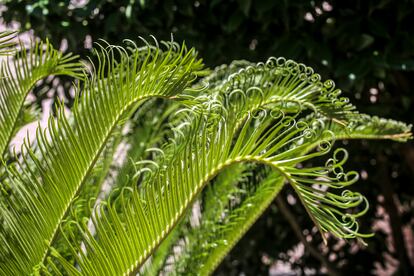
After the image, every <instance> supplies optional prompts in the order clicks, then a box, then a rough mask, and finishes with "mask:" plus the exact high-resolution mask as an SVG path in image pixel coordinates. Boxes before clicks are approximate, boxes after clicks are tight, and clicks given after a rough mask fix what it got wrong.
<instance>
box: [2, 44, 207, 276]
mask: <svg viewBox="0 0 414 276" xmlns="http://www.w3.org/2000/svg"><path fill="white" fill-rule="evenodd" d="M99 53H100V55H98V57H99V59H100V62H99V66H98V67H97V69H96V73H95V74H94V75H92V77H91V79H87V80H86V84H85V88H84V89H83V90H82V92H81V93H79V92H78V94H77V95H79V94H80V96H78V97H77V98H76V99H75V103H74V107H73V109H72V112H73V113H72V115H71V117H70V118H69V119H68V118H66V116H65V114H64V109H63V106H60V108H59V110H58V117H57V118H56V119H53V118H50V119H49V123H48V130H47V131H43V130H41V129H40V128H39V129H38V130H37V137H36V138H37V141H38V146H39V155H38V156H36V155H35V154H34V153H33V152H31V151H30V149H29V147H28V146H27V145H26V146H24V147H23V150H25V151H28V152H29V154H30V158H28V159H25V160H23V162H22V163H23V164H25V163H30V162H34V163H35V164H36V169H35V170H33V171H19V167H17V168H14V167H10V168H8V172H9V174H10V178H9V180H8V181H10V185H11V187H12V189H13V191H14V194H15V197H14V198H13V201H12V202H0V214H1V217H3V218H4V221H3V225H6V227H5V228H4V229H2V231H1V232H0V239H1V240H2V243H3V244H4V248H6V250H5V251H4V252H2V255H1V259H0V263H1V265H0V272H2V273H3V274H29V273H31V272H33V269H39V267H41V266H43V265H42V262H43V261H44V260H45V259H46V257H47V255H48V251H49V247H50V245H52V244H53V242H54V240H55V238H56V235H57V231H58V227H59V224H60V223H61V222H62V221H63V219H64V217H65V216H66V214H67V212H68V210H69V207H70V205H71V202H72V201H73V200H74V199H75V197H76V196H77V194H78V192H79V190H80V189H81V188H82V186H83V184H84V183H85V180H86V179H87V177H88V175H89V174H90V172H91V170H92V169H93V167H94V165H95V164H96V161H97V158H98V157H99V156H100V153H101V152H102V150H103V148H104V146H105V145H106V143H107V141H108V139H109V138H110V137H111V134H112V133H113V131H114V129H115V128H116V127H117V126H119V125H120V124H122V123H123V122H124V121H125V119H126V116H127V115H129V114H130V113H131V111H132V109H133V108H136V106H137V103H139V102H140V101H143V100H145V99H148V98H152V97H161V98H171V97H173V96H175V95H176V94H178V93H180V92H181V91H183V90H184V89H185V88H186V87H187V86H188V85H189V83H190V82H191V81H193V80H194V75H193V73H194V72H197V71H198V70H200V69H201V67H202V65H201V62H200V61H199V60H197V57H196V54H195V52H194V50H193V49H191V50H187V48H186V47H185V46H182V47H179V46H178V45H177V44H175V43H167V50H166V51H162V50H161V49H159V48H158V47H154V46H150V45H148V46H147V47H146V48H145V55H144V58H142V54H143V51H139V50H137V48H135V47H132V48H131V50H129V51H127V50H125V49H123V48H121V47H118V46H108V47H107V48H104V47H101V48H100V50H99ZM48 136H50V138H49V137H48ZM27 143H28V142H26V144H27ZM21 166H23V165H21ZM8 204H13V205H14V206H16V207H15V208H13V209H10V208H8V207H7V206H8ZM22 213H23V215H22Z"/></svg>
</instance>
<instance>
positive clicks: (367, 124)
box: [324, 114, 412, 142]
mask: <svg viewBox="0 0 414 276" xmlns="http://www.w3.org/2000/svg"><path fill="white" fill-rule="evenodd" d="M324 121H325V124H326V125H327V127H328V128H329V129H330V130H331V131H332V132H333V133H334V134H335V137H336V138H337V139H388V140H393V141H398V142H406V141H407V140H408V139H411V138H412V133H411V128H412V126H411V125H407V124H405V123H402V122H399V121H395V120H390V119H384V118H380V117H377V116H369V115H366V114H358V115H357V116H351V118H349V119H348V118H347V119H345V120H344V122H345V124H346V126H344V125H343V124H342V123H338V122H336V121H329V120H327V119H325V120H324Z"/></svg>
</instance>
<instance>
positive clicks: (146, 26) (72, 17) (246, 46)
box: [2, 0, 414, 275]
mask: <svg viewBox="0 0 414 276" xmlns="http://www.w3.org/2000/svg"><path fill="white" fill-rule="evenodd" d="M224 2H225V3H224ZM4 5H5V7H6V9H7V10H5V11H3V12H2V19H3V20H4V21H5V22H12V21H17V22H19V23H20V24H21V28H22V29H33V30H34V34H35V35H36V36H39V37H41V38H46V37H47V38H49V39H50V40H51V41H52V42H53V44H54V45H61V43H62V41H63V40H65V41H66V42H67V50H68V51H73V52H77V53H80V54H82V55H84V54H86V53H87V52H88V51H89V49H88V48H89V46H90V41H97V39H99V38H104V39H106V40H107V41H109V42H111V43H120V42H121V41H122V39H124V38H131V39H136V38H137V37H138V35H141V36H147V35H149V34H153V35H155V36H156V37H157V38H158V39H167V40H168V39H170V34H171V33H173V34H174V38H175V40H176V41H183V40H185V41H186V42H187V44H188V45H190V46H194V47H195V48H197V49H198V50H199V52H200V54H201V56H202V57H203V58H204V60H205V62H206V64H207V65H208V66H210V67H214V66H217V65H220V64H222V63H229V62H231V61H232V60H234V59H247V60H250V61H263V60H265V59H267V58H268V57H269V56H284V57H286V58H291V59H294V60H296V61H299V62H303V63H305V64H307V65H309V66H311V67H313V68H314V69H315V71H316V72H319V73H320V74H321V75H322V76H323V77H324V78H332V79H333V80H334V81H335V82H336V83H337V86H338V87H340V88H341V89H342V90H343V91H344V95H345V96H347V97H349V98H350V99H351V101H352V102H353V103H354V104H355V105H356V106H357V107H358V109H359V110H360V111H361V112H365V113H369V114H374V115H378V116H382V117H388V118H393V119H396V120H401V121H405V122H407V123H413V122H414V108H413V107H414V104H413V101H414V94H413V93H414V92H413V90H412V89H413V88H414V73H413V72H414V1H404V0H399V1H395V0H379V1H377V0H360V1H354V0H352V1H301V0H298V1H288V0H263V1H260V0H256V1H252V0H237V1H235V0H233V1H218V0H213V1H201V0H200V1H172V0H169V1H152V2H151V3H150V1H144V0H141V1H134V0H122V1H115V0H113V1H96V0H92V1H74V0H72V1H67V0H66V1H48V0H37V1H10V2H8V3H6V4H4ZM3 9H4V7H3ZM85 39H86V42H85ZM66 42H65V43H66ZM65 43H63V44H65ZM63 44H62V45H63ZM85 46H86V48H85ZM64 48H66V47H64ZM50 83H53V80H50ZM37 94H38V102H39V103H40V101H41V100H42V99H44V98H45V97H50V96H51V95H50V93H41V88H39V89H38V91H37ZM55 96H56V95H52V97H55ZM67 96H69V95H67ZM347 148H348V149H349V152H350V156H351V158H350V160H349V161H348V163H347V168H348V169H354V170H357V171H359V172H360V173H361V178H362V179H361V181H360V182H359V184H358V185H357V186H356V187H354V188H355V189H357V190H359V191H360V192H362V193H363V194H365V195H366V196H367V197H368V199H369V201H370V204H371V208H370V213H369V214H367V215H366V216H365V217H363V218H362V222H361V224H362V225H363V226H364V229H363V230H365V231H366V232H369V231H370V229H374V231H375V234H376V235H375V237H374V238H371V239H369V240H367V242H368V246H367V247H363V246H362V245H360V244H358V243H356V242H355V241H351V242H349V243H344V242H341V241H338V240H336V239H333V238H330V239H329V243H328V246H324V245H323V244H322V243H321V237H320V236H319V234H317V233H316V232H315V228H314V227H313V225H312V223H311V221H310V219H309V218H308V216H307V215H306V214H305V211H304V209H303V208H302V207H301V206H300V205H299V204H296V203H295V196H294V195H293V194H292V193H291V191H290V190H288V189H286V190H284V191H283V196H281V197H279V198H278V200H277V201H275V202H274V204H272V206H271V207H270V208H269V210H268V211H267V212H266V213H265V215H264V216H262V217H261V218H260V219H259V221H258V222H257V223H256V224H255V225H254V226H253V227H252V229H251V230H250V231H249V232H248V234H247V235H246V236H245V237H244V238H243V239H242V240H241V241H240V242H239V243H238V245H237V246H236V247H235V248H234V250H233V251H232V252H231V254H230V255H229V256H228V257H227V258H226V259H225V261H224V262H223V263H222V264H221V266H220V267H219V269H218V270H217V274H222V275H238V274H240V273H242V272H244V274H245V275H267V274H268V273H269V269H270V268H271V267H272V269H271V270H270V271H271V273H274V274H275V273H276V271H281V267H280V264H281V263H282V262H283V263H284V265H283V266H285V267H286V266H288V268H289V269H288V270H291V271H294V273H296V274H298V273H302V274H310V273H316V274H323V273H329V274H332V275H339V274H344V275H351V274H352V275H369V274H383V275H389V274H392V273H394V274H396V275H414V238H413V236H414V235H413V232H414V216H413V213H414V181H413V180H414V143H413V142H412V141H411V142H409V143H406V144H398V143H394V142H386V141H385V142H384V141H352V142H348V144H347Z"/></svg>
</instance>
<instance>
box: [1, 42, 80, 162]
mask: <svg viewBox="0 0 414 276" xmlns="http://www.w3.org/2000/svg"><path fill="white" fill-rule="evenodd" d="M76 59H77V56H73V55H71V54H66V55H64V54H62V53H60V52H59V51H58V50H56V49H54V48H53V46H52V45H51V44H49V42H47V41H46V42H32V43H31V45H30V46H29V47H28V48H27V49H26V47H25V46H24V45H23V43H22V42H20V50H19V51H18V52H17V54H16V55H15V56H8V57H7V60H5V61H2V63H1V69H0V154H1V155H0V159H1V158H2V157H4V155H5V153H6V152H7V147H8V144H9V142H10V140H11V139H12V137H13V134H14V133H15V131H16V130H17V126H18V120H19V116H20V115H21V113H23V112H24V111H23V109H24V103H25V99H26V96H27V95H28V93H29V92H30V90H31V89H32V88H33V86H34V85H35V84H36V83H37V81H39V80H41V79H44V78H46V77H47V76H49V75H68V76H73V77H77V78H79V77H82V75H83V73H82V68H83V66H82V65H81V64H80V63H78V62H76Z"/></svg>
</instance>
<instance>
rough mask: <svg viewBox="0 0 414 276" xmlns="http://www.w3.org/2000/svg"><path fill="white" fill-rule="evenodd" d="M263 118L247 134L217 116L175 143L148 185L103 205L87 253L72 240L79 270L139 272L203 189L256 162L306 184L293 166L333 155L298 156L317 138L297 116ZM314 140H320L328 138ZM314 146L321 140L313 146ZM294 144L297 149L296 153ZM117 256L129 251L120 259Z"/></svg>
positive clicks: (249, 123)
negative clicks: (232, 168) (237, 167)
mask: <svg viewBox="0 0 414 276" xmlns="http://www.w3.org/2000/svg"><path fill="white" fill-rule="evenodd" d="M221 108H222V107H221ZM226 114H227V115H226ZM261 114H262V115H258V116H250V117H249V118H248V119H247V120H246V121H245V122H244V124H243V125H242V128H241V130H240V131H239V130H238V129H237V128H235V127H234V126H235V124H237V119H236V118H234V117H233V114H231V115H228V113H226V112H224V114H223V113H218V111H215V112H213V111H211V112H209V113H208V114H207V117H205V116H202V115H200V116H201V117H200V116H196V118H197V119H194V121H193V124H190V126H188V127H189V128H190V129H189V130H187V131H186V130H181V131H180V133H183V135H184V137H180V136H178V138H177V140H176V141H175V142H174V143H172V144H171V145H175V146H173V149H174V150H175V151H174V154H173V155H172V157H171V159H169V160H167V161H166V163H161V164H159V169H158V170H156V171H155V172H154V173H153V174H151V176H150V177H149V178H148V181H147V182H146V183H144V184H143V185H142V186H141V187H139V188H136V187H135V188H132V189H130V190H124V191H123V193H122V195H121V197H120V198H118V200H117V201H115V202H108V203H107V204H102V205H101V206H100V207H99V208H98V209H97V210H96V212H95V216H94V225H95V228H96V235H95V236H94V235H92V234H91V233H90V231H89V230H88V229H87V227H86V225H81V226H80V231H81V232H82V233H83V235H84V243H85V244H86V245H87V248H86V252H83V251H82V250H81V248H80V247H79V245H76V244H73V243H72V241H71V237H67V238H68V244H70V245H71V247H72V248H73V253H74V254H77V255H78V256H79V257H78V258H77V264H78V266H79V269H80V271H81V273H82V274H84V275H93V274H99V275H120V274H131V275H132V274H134V273H137V272H138V271H139V267H140V265H142V264H143V262H144V261H145V260H146V258H148V256H150V255H151V254H152V252H153V251H154V249H156V247H157V246H158V245H159V244H160V242H161V241H162V240H163V239H164V238H165V237H166V235H167V234H168V233H169V232H170V231H171V229H172V228H174V227H175V225H176V224H177V223H178V222H179V220H180V218H181V217H182V216H183V214H184V213H185V210H186V209H188V208H189V206H191V203H192V202H194V200H195V198H197V195H198V194H199V193H200V191H201V190H202V189H203V187H204V186H205V185H206V184H207V183H208V182H209V181H210V180H211V179H212V178H213V177H215V176H216V175H217V174H218V173H220V172H221V171H222V170H224V169H225V168H227V167H228V166H230V165H232V164H236V163H243V162H254V163H261V164H265V165H269V166H270V167H272V168H275V169H276V170H277V171H278V172H280V173H281V174H282V175H283V176H284V177H285V178H286V179H288V180H289V181H292V183H295V184H296V183H299V180H295V179H296V178H295V177H294V176H293V175H294V173H296V171H294V169H293V168H291V167H292V166H293V165H295V164H297V163H298V162H302V161H306V160H307V159H311V158H314V157H317V156H321V155H324V154H326V153H327V151H328V150H329V147H325V148H321V149H320V151H318V152H314V153H311V154H307V155H302V156H299V157H298V156H297V153H298V152H301V151H302V150H303V149H304V148H306V147H307V146H308V145H307V144H303V145H300V146H298V145H297V144H296V143H297V141H298V140H301V139H303V138H304V137H308V138H309V135H310V136H312V135H311V134H310V133H309V131H310V129H309V128H308V127H307V125H306V124H304V123H303V124H302V123H296V122H295V120H294V118H293V117H290V116H283V115H282V113H280V116H279V117H273V116H270V115H266V114H270V113H261ZM263 114H264V115H263ZM272 114H273V115H274V113H272ZM185 133H187V134H185ZM314 139H315V140H320V137H314ZM311 142H314V141H309V142H308V143H311ZM217 145H220V146H217ZM292 145H295V147H294V148H291V147H290V146H292ZM315 173H316V172H315ZM298 174H299V173H298ZM322 174H323V173H321V175H322ZM298 179H299V178H298ZM328 184H329V183H328ZM298 185H299V184H298ZM304 185H305V184H304ZM332 185H333V184H332ZM119 213H121V214H122V215H119ZM338 227H339V228H340V226H338ZM338 233H339V232H338ZM110 252H122V253H121V255H115V254H112V253H110ZM54 255H55V257H56V258H57V260H58V262H59V263H60V264H61V265H62V266H63V267H66V269H68V271H69V270H73V269H75V268H73V267H72V266H70V264H69V263H67V262H66V261H65V260H64V259H63V258H61V257H60V256H59V255H58V254H56V252H55V254H54Z"/></svg>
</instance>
